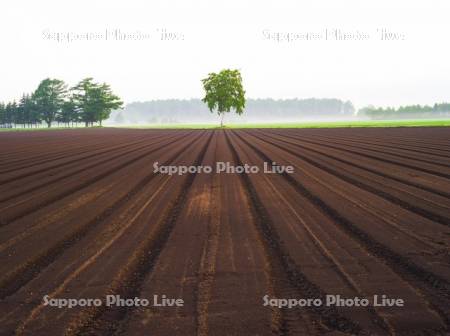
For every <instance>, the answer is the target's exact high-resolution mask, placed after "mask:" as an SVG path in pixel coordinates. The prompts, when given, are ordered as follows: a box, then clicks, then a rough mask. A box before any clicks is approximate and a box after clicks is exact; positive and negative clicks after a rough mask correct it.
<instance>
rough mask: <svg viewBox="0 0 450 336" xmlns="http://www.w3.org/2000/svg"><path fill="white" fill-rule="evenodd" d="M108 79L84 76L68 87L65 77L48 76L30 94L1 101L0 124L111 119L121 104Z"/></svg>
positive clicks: (87, 122)
mask: <svg viewBox="0 0 450 336" xmlns="http://www.w3.org/2000/svg"><path fill="white" fill-rule="evenodd" d="M122 105H123V103H122V101H121V100H120V98H119V97H118V96H116V95H114V94H113V93H112V91H111V88H110V86H109V85H108V84H106V83H96V82H94V80H93V78H85V79H83V80H82V81H80V82H79V83H78V84H77V85H76V86H74V87H72V88H68V86H67V84H66V83H64V81H62V80H59V79H51V78H46V79H44V80H43V81H41V83H40V84H39V86H38V87H37V89H36V90H35V91H34V92H33V93H31V94H23V96H22V98H20V100H19V101H18V102H16V101H12V102H8V103H0V127H2V128H5V127H6V128H12V127H24V128H26V127H39V126H40V125H41V124H42V123H45V124H46V125H47V127H51V126H52V124H53V123H55V122H56V123H58V125H60V124H62V125H64V126H68V127H70V126H74V125H78V123H84V125H85V126H86V127H87V126H93V125H94V123H99V124H100V125H101V124H102V121H103V120H105V119H108V118H109V116H110V113H111V111H112V110H113V109H118V108H120V107H122Z"/></svg>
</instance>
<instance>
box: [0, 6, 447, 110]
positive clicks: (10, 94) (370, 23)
mask: <svg viewBox="0 0 450 336" xmlns="http://www.w3.org/2000/svg"><path fill="white" fill-rule="evenodd" d="M0 13H1V20H0V41H1V52H0V60H1V62H0V101H2V100H10V99H14V98H19V97H20V95H21V94H22V92H31V91H33V90H34V89H35V87H36V86H37V85H38V83H39V81H40V80H41V79H43V78H46V77H53V78H59V79H63V80H65V81H66V82H67V83H69V84H70V85H74V84H75V83H76V82H77V81H78V80H80V79H81V78H83V77H87V76H92V77H94V78H95V79H96V80H98V81H106V82H108V83H110V84H111V85H112V88H113V90H114V91H115V92H116V93H117V94H119V95H120V96H121V97H122V98H123V99H124V100H125V102H131V101H145V100H151V99H164V98H198V97H201V96H202V93H203V92H202V87H201V82H200V79H201V78H203V77H205V76H206V75H207V74H208V72H211V71H218V70H221V69H222V68H238V69H240V70H241V72H242V75H243V79H244V85H245V89H246V91H247V96H248V97H252V98H258V97H259V98H265V97H272V98H294V97H298V98H308V97H318V98H320V97H335V98H340V99H349V100H351V101H353V102H354V103H355V105H356V106H357V107H361V106H362V105H366V104H374V105H394V106H397V105H399V104H413V103H419V104H432V103H434V102H442V101H450V43H449V42H450V20H449V19H448V15H449V13H450V1H447V0H442V1H430V0H427V1H414V0H396V1H392V0H376V1H361V0H329V1H328V0H327V1H325V0H311V1H299V0H296V1H280V0H278V1H275V0H272V1H266V0H259V1H250V0H247V1H245V0H228V1H217V0H190V1H185V0H184V1H182V0H180V1H174V0H161V1H148V0H142V1H138V0H126V1H111V0H108V1H106V0H105V1H103V0H101V1H98V0H97V1H96V0H90V1H88V0H81V1H80V0H78V1H62V0H59V1H56V0H39V1H23V0H14V1H2V3H1V4H0ZM383 30H384V31H387V32H389V34H390V35H389V36H390V40H385V39H382V32H383ZM162 31H165V32H166V33H168V34H169V33H170V34H171V35H170V36H169V35H164V37H163V39H162V40H161V32H162ZM336 31H337V32H338V33H339V36H337V35H336ZM117 33H120V34H117ZM58 34H59V35H58ZM86 34H89V35H86ZM121 34H128V37H127V39H128V40H127V41H123V40H119V39H118V36H119V35H120V36H121ZM343 34H347V35H346V37H345V39H344V35H343ZM288 37H289V40H287V38H288ZM349 37H350V39H349ZM69 38H70V39H71V40H70V41H69V40H68V39H69Z"/></svg>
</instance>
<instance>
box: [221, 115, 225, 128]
mask: <svg viewBox="0 0 450 336" xmlns="http://www.w3.org/2000/svg"><path fill="white" fill-rule="evenodd" d="M224 116H225V113H224V112H222V113H221V117H220V127H223V117H224Z"/></svg>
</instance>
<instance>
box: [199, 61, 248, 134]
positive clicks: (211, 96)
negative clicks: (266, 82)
mask: <svg viewBox="0 0 450 336" xmlns="http://www.w3.org/2000/svg"><path fill="white" fill-rule="evenodd" d="M202 83H203V87H204V89H205V97H204V98H203V99H202V101H203V102H204V103H206V104H207V105H208V108H209V110H210V111H211V112H214V110H216V111H217V113H218V114H219V115H220V116H221V120H220V126H221V127H222V126H223V117H224V114H225V112H230V111H231V110H232V109H234V110H235V112H236V113H237V114H242V113H243V112H244V107H245V91H244V88H243V87H242V77H241V73H240V72H239V70H230V69H225V70H222V71H220V72H219V73H214V72H212V73H210V74H208V77H207V78H205V79H203V80H202Z"/></svg>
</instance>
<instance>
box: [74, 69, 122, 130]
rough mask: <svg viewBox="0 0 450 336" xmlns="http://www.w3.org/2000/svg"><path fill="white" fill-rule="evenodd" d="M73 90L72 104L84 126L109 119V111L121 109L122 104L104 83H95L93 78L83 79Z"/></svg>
mask: <svg viewBox="0 0 450 336" xmlns="http://www.w3.org/2000/svg"><path fill="white" fill-rule="evenodd" d="M73 90H74V92H75V93H74V96H73V97H74V98H73V99H74V102H75V105H76V107H77V108H78V109H79V110H80V115H81V120H82V121H84V122H85V124H86V126H88V125H92V124H93V123H94V122H100V125H101V124H102V121H103V120H104V119H107V118H109V115H110V113H111V110H113V109H117V108H121V107H122V105H123V102H122V101H121V100H120V98H119V97H118V96H116V95H114V94H113V93H112V91H111V88H110V87H109V85H107V84H106V83H103V84H98V83H95V82H94V80H93V78H90V77H89V78H85V79H83V80H82V81H81V82H80V83H78V85H77V86H75V87H74V88H73Z"/></svg>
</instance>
